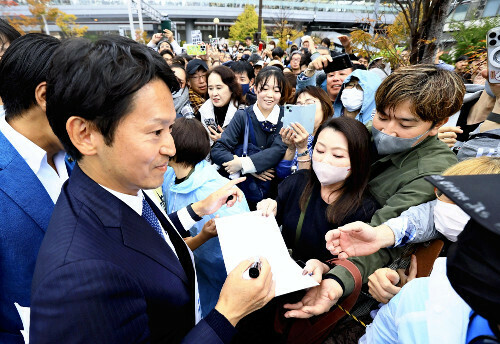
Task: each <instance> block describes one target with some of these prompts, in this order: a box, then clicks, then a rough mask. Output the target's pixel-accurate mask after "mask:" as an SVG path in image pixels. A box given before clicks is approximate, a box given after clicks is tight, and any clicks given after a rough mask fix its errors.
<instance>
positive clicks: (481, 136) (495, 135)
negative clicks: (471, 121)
mask: <svg viewBox="0 0 500 344" xmlns="http://www.w3.org/2000/svg"><path fill="white" fill-rule="evenodd" d="M483 137H484V138H487V139H493V140H499V139H500V135H497V134H492V133H477V134H474V135H471V136H469V140H472V139H475V138H483Z"/></svg>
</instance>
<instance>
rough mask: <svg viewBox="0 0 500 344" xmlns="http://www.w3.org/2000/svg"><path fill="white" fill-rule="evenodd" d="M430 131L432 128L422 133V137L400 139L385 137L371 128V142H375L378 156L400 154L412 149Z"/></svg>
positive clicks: (385, 135)
mask: <svg viewBox="0 0 500 344" xmlns="http://www.w3.org/2000/svg"><path fill="white" fill-rule="evenodd" d="M431 129H432V127H431V128H429V130H427V131H426V132H425V133H423V134H422V135H418V136H417V137H412V138H409V139H404V138H401V137H396V136H391V135H387V134H385V133H383V132H381V131H380V130H377V129H376V128H375V127H373V126H372V135H373V142H375V147H377V151H378V154H380V155H387V154H394V153H401V152H404V151H407V150H409V149H410V148H412V147H413V145H415V142H417V141H418V140H419V139H420V138H421V137H422V136H424V135H425V134H427V133H428V132H429V131H430V130H431ZM419 143H420V142H419Z"/></svg>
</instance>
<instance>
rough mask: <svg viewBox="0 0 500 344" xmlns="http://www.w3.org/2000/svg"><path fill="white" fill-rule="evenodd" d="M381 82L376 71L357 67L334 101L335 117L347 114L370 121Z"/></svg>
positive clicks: (359, 119) (366, 121) (364, 122)
mask: <svg viewBox="0 0 500 344" xmlns="http://www.w3.org/2000/svg"><path fill="white" fill-rule="evenodd" d="M381 83H382V80H380V77H379V76H378V75H376V74H375V73H373V72H369V71H366V70H361V69H356V70H355V71H354V72H352V73H351V74H350V75H349V76H348V77H347V78H346V79H345V80H344V83H343V85H342V89H341V90H340V92H339V95H338V96H337V98H336V99H335V102H334V103H333V111H334V114H333V117H340V116H347V117H351V118H354V119H357V120H358V121H360V122H363V124H366V123H368V122H369V121H370V120H371V119H372V117H373V113H374V111H375V92H377V89H378V87H379V86H380V84H381Z"/></svg>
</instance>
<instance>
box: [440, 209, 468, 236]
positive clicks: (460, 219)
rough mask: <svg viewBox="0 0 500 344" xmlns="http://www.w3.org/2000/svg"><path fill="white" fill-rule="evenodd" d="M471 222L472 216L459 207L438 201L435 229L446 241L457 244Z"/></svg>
mask: <svg viewBox="0 0 500 344" xmlns="http://www.w3.org/2000/svg"><path fill="white" fill-rule="evenodd" d="M469 220H470V216H469V215H467V214H466V213H465V212H464V211H463V210H462V209H460V207H459V206H458V205H456V204H451V203H446V202H443V201H440V200H437V203H436V206H435V207H434V227H436V230H437V231H438V232H439V233H441V234H443V235H444V236H445V237H446V239H448V240H450V241H453V242H456V241H457V237H458V235H459V234H460V233H462V231H463V230H464V228H465V225H466V224H467V222H469Z"/></svg>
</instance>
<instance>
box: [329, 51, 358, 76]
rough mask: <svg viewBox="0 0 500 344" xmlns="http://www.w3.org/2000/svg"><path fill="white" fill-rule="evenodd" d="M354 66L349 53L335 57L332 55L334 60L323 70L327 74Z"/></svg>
mask: <svg viewBox="0 0 500 344" xmlns="http://www.w3.org/2000/svg"><path fill="white" fill-rule="evenodd" d="M346 68H352V62H351V59H350V58H349V55H347V54H340V55H337V56H335V57H332V62H328V64H327V65H326V67H325V68H323V70H324V71H325V73H326V74H328V73H331V72H336V71H338V70H342V69H346Z"/></svg>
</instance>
